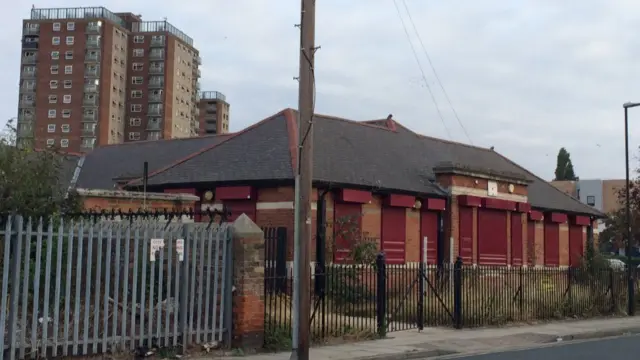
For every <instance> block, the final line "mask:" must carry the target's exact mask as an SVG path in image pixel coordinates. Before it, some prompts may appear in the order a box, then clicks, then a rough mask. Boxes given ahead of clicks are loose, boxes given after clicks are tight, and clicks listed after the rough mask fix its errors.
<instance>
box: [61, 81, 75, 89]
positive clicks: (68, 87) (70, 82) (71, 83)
mask: <svg viewBox="0 0 640 360" xmlns="http://www.w3.org/2000/svg"><path fill="white" fill-rule="evenodd" d="M67 83H68V84H69V86H67ZM72 86H73V81H71V80H65V81H64V82H63V87H64V88H65V89H71V87H72Z"/></svg>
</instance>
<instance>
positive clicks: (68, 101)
mask: <svg viewBox="0 0 640 360" xmlns="http://www.w3.org/2000/svg"><path fill="white" fill-rule="evenodd" d="M62 103H63V104H71V95H70V94H66V95H63V96H62Z"/></svg>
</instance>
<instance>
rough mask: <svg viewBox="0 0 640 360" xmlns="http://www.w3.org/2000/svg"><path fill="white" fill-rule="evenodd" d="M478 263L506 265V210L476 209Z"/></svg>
mask: <svg viewBox="0 0 640 360" xmlns="http://www.w3.org/2000/svg"><path fill="white" fill-rule="evenodd" d="M478 264H479V265H507V212H506V211H504V210H491V209H478Z"/></svg>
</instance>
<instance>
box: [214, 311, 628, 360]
mask: <svg viewBox="0 0 640 360" xmlns="http://www.w3.org/2000/svg"><path fill="white" fill-rule="evenodd" d="M630 334H640V317H625V318H607V319H593V320H571V321H561V322H553V323H546V324H538V325H522V326H509V327H502V328H483V329H464V330H455V329H450V328H427V329H424V330H423V331H421V332H418V331H417V330H410V331H401V332H392V333H389V334H388V337H387V338H385V339H378V340H370V341H364V342H358V343H350V344H342V345H334V346H321V347H314V348H312V349H311V350H310V358H311V359H314V360H320V359H325V360H347V359H349V360H396V359H397V360H400V359H431V358H441V359H445V358H451V359H453V358H465V357H464V356H467V357H468V356H472V357H470V359H489V358H490V359H502V358H497V357H486V355H484V354H487V353H495V352H508V351H515V350H519V349H531V348H535V347H540V346H549V344H556V345H564V343H565V342H568V344H572V343H573V342H576V344H577V342H579V341H584V340H592V339H601V338H608V337H615V336H622V335H630ZM560 343H562V344H560ZM625 344H627V343H625ZM636 344H638V345H634V346H635V347H633V348H634V349H636V350H635V351H634V353H635V354H638V353H640V352H639V351H638V349H640V343H638V342H636ZM629 346H631V344H630V343H628V344H627V347H629ZM558 351H559V352H558V353H559V354H565V355H564V356H563V357H562V359H563V360H566V359H567V358H568V355H566V351H567V350H558ZM562 351H565V352H562ZM604 354H607V353H604ZM290 355H291V353H290V352H283V353H276V354H256V355H251V356H246V357H245V359H248V360H289V357H290ZM461 356H462V357H461ZM473 356H476V357H473ZM477 356H479V357H477ZM483 356H485V357H483ZM491 356H496V355H495V354H494V355H491ZM507 358H517V359H520V357H506V358H505V359H507ZM534 358H535V359H540V358H544V359H546V360H552V359H556V358H557V359H560V357H553V358H552V357H546V355H545V356H542V355H540V356H536V357H532V358H531V359H534ZM570 358H580V357H577V356H573V354H572V355H571V356H570ZM636 358H637V357H636ZM203 359H204V358H203ZM522 359H528V358H526V357H523V358H522ZM583 359H589V358H583ZM616 359H626V358H625V357H616Z"/></svg>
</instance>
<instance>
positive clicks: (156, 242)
mask: <svg viewBox="0 0 640 360" xmlns="http://www.w3.org/2000/svg"><path fill="white" fill-rule="evenodd" d="M163 248H164V239H151V244H150V247H149V251H150V252H149V261H151V262H155V261H156V253H157V252H158V251H160V249H163Z"/></svg>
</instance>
